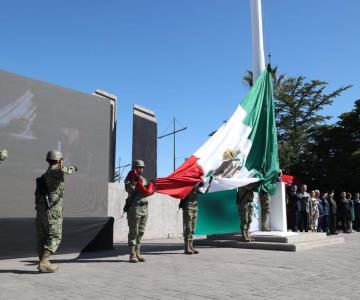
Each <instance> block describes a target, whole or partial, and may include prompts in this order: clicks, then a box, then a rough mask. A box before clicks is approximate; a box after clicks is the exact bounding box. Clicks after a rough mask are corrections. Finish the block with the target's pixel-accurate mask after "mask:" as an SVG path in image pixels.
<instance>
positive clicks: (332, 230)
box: [329, 191, 338, 234]
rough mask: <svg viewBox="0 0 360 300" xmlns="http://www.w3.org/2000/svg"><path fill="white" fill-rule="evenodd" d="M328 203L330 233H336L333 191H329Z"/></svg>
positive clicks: (335, 205)
mask: <svg viewBox="0 0 360 300" xmlns="http://www.w3.org/2000/svg"><path fill="white" fill-rule="evenodd" d="M329 205H330V234H337V232H336V227H337V213H338V209H337V203H336V200H335V199H334V191H331V192H330V193H329Z"/></svg>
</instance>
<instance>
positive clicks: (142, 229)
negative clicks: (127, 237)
mask: <svg viewBox="0 0 360 300" xmlns="http://www.w3.org/2000/svg"><path fill="white" fill-rule="evenodd" d="M147 219H148V215H147V214H144V215H140V216H139V217H138V224H139V227H138V233H137V237H136V245H140V243H141V239H142V237H143V236H144V233H145V228H146V223H147Z"/></svg>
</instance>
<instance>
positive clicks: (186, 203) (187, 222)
mask: <svg viewBox="0 0 360 300" xmlns="http://www.w3.org/2000/svg"><path fill="white" fill-rule="evenodd" d="M197 197H198V189H197V188H194V189H193V190H192V191H191V192H190V194H189V195H187V196H186V198H184V199H181V202H180V205H179V207H180V208H182V210H183V236H184V241H185V253H186V254H198V253H199V251H197V250H195V249H194V246H193V234H194V232H195V227H196V221H197V217H198V200H197Z"/></svg>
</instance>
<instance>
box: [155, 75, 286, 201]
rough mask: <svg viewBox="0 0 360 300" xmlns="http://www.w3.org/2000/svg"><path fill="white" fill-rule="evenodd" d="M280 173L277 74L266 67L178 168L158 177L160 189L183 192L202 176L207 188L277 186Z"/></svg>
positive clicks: (271, 188)
mask: <svg viewBox="0 0 360 300" xmlns="http://www.w3.org/2000/svg"><path fill="white" fill-rule="evenodd" d="M278 176H279V162H278V145H277V136H276V125H275V112H274V101H273V88H272V77H271V74H270V72H269V71H268V70H264V71H263V72H262V73H261V75H260V76H259V78H258V79H257V80H256V82H255V85H254V86H253V87H252V88H251V90H250V91H249V93H248V94H247V96H246V97H245V99H244V100H243V101H242V103H241V104H240V105H239V106H238V107H237V108H236V110H235V112H234V113H233V115H232V116H231V117H230V119H229V120H228V121H227V122H226V123H225V124H223V125H222V126H221V127H220V128H219V129H218V130H217V131H216V132H215V134H214V135H213V136H211V137H210V138H209V139H208V140H207V141H206V142H205V144H204V145H202V146H201V147H200V148H199V149H198V150H197V151H196V152H195V153H194V154H193V155H192V156H191V157H190V158H188V159H187V160H186V161H185V162H184V163H183V164H182V165H181V166H180V167H179V168H178V169H177V170H175V171H174V172H173V173H172V174H170V175H169V176H168V177H165V178H158V179H157V180H156V192H158V193H164V194H168V195H171V196H173V197H175V198H184V197H185V196H186V195H187V194H188V193H189V192H190V191H191V190H192V188H193V186H194V185H195V184H196V183H197V182H201V181H203V182H204V187H203V188H202V192H207V193H212V192H217V191H224V190H231V189H234V188H237V187H241V186H245V185H248V184H250V183H254V182H258V183H259V184H258V190H263V191H266V192H268V193H270V194H273V193H274V192H275V182H276V180H277V178H278Z"/></svg>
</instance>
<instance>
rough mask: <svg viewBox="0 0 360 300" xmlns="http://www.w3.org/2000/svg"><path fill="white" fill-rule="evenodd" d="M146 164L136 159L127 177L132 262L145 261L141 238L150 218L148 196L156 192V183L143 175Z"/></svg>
mask: <svg viewBox="0 0 360 300" xmlns="http://www.w3.org/2000/svg"><path fill="white" fill-rule="evenodd" d="M144 167H145V164H144V162H143V161H142V160H139V159H138V160H134V162H133V169H132V170H131V171H130V172H129V173H128V175H127V176H126V178H125V190H126V191H127V193H128V197H127V199H126V204H125V207H124V212H126V213H127V220H128V226H129V234H128V245H129V248H130V259H129V261H130V262H132V263H137V262H144V261H145V258H144V257H143V256H142V255H141V253H140V243H141V238H142V237H143V235H144V233H145V227H146V222H147V219H148V199H147V197H148V196H151V195H152V194H153V193H154V184H153V182H152V181H149V180H148V179H146V178H145V177H144V176H143V173H144Z"/></svg>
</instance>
